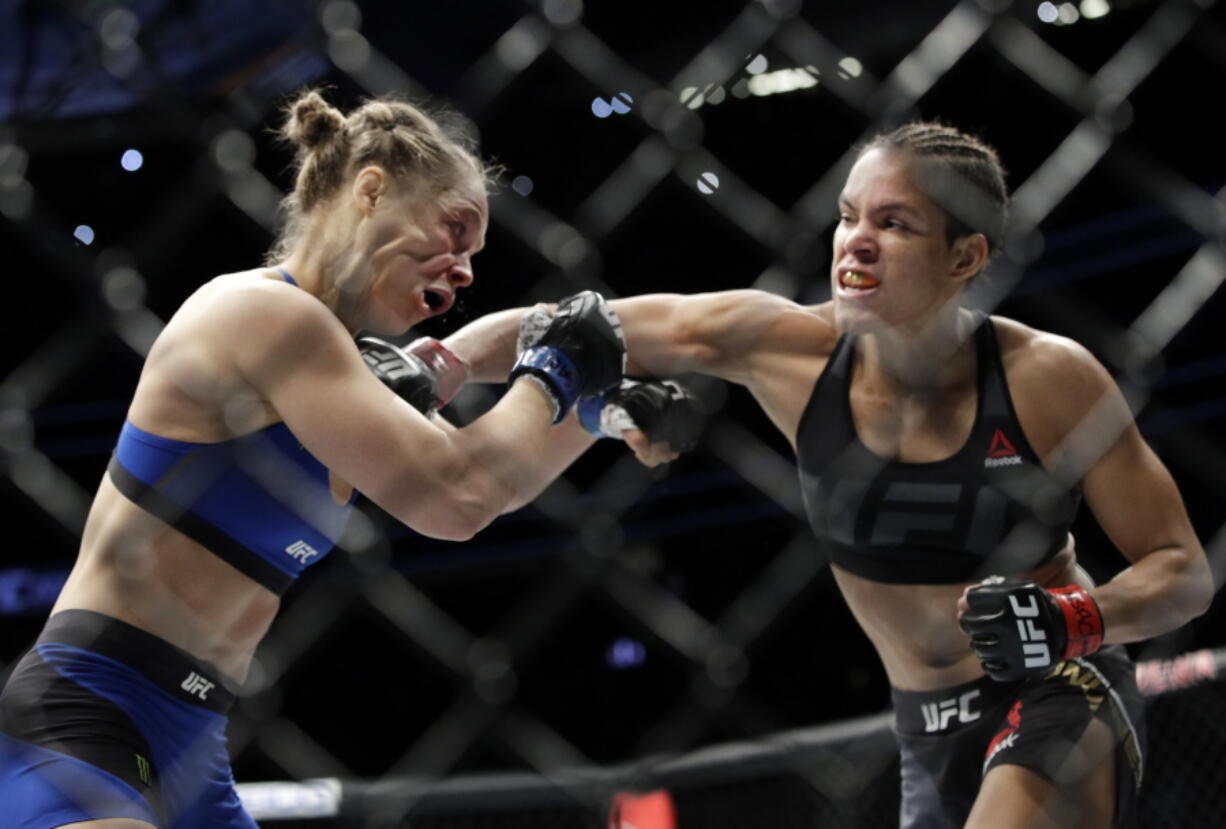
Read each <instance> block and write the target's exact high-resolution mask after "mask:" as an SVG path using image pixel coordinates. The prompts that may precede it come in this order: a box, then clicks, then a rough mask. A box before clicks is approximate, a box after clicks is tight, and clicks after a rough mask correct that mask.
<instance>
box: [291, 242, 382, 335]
mask: <svg viewBox="0 0 1226 829" xmlns="http://www.w3.org/2000/svg"><path fill="white" fill-rule="evenodd" d="M276 267H279V268H284V269H285V270H286V271H288V272H289V273H290V275H291V276H293V277H294V281H296V282H297V283H298V287H300V288H302V290H304V291H306V292H307V293H309V294H310V295H311V296H313V297H315V298H316V299H318V300H319V301H320V302H322V303H323V304H324V305H326V306H327V307H328V309H329V310H331V311H332V313H333V314H335V315H336V316H337V318H338V319H339V320H340V321H341V323H343V324H344V326H345V328H347V329H349V332H350V333H351V334H352V333H355V332H356V331H357V330H358V329H359V328H361V322H360V320H359V319H358V314H357V309H358V305H359V303H358V299H359V297H358V293H359V291H358V290H357V287H358V286H360V285H364V284H365V283H366V282H367V281H368V277H369V271H370V266H369V264H367V263H365V262H363V261H361V257H359V256H357V255H356V254H354V253H353V252H352V251H349V252H346V249H345V248H344V247H343V246H341V245H339V244H338V243H337V242H336V240H335V230H334V229H333V230H332V232H329V227H328V225H327V224H326V223H323V222H318V221H316V222H312V223H311V224H310V225H309V226H308V227H307V228H306V229H305V231H304V232H303V233H302V235H301V237H300V241H299V243H298V244H297V245H296V246H295V248H294V250H293V251H292V252H291V253H290V255H289V256H287V257H286V258H285V261H284V262H280V263H278V264H277V266H276ZM364 276H365V277H367V278H362V277H364Z"/></svg>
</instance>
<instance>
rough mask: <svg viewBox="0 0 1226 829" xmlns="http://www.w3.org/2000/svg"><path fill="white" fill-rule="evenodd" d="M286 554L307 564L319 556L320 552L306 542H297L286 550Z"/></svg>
mask: <svg viewBox="0 0 1226 829" xmlns="http://www.w3.org/2000/svg"><path fill="white" fill-rule="evenodd" d="M285 552H287V553H289V557H290V558H293V559H297V560H298V561H301V562H302V563H303V564H306V563H307V562H308V561H309V560H310V559H312V558H314V557H315V556H317V555H319V550H316V549H315V548H314V547H312V546H311V545H310V544H307V543H306V542H305V541H295V542H294V543H293V544H291V545H289V546H288V547H286V548H285Z"/></svg>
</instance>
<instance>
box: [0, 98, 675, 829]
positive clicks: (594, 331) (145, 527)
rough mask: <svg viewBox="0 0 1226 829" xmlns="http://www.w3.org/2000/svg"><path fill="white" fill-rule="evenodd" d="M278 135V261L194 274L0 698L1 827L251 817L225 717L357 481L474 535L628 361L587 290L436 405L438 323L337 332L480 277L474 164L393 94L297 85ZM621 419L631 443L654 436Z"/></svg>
mask: <svg viewBox="0 0 1226 829" xmlns="http://www.w3.org/2000/svg"><path fill="white" fill-rule="evenodd" d="M285 137H287V138H288V139H289V140H290V141H291V142H292V143H293V144H294V145H295V146H296V147H297V159H298V175H297V183H296V186H295V189H294V191H293V193H292V194H291V195H290V196H289V198H288V199H287V205H286V206H287V208H288V224H287V228H286V232H285V235H284V237H283V238H282V240H281V242H280V244H279V245H278V248H277V250H276V252H275V253H274V255H273V261H274V263H275V264H274V265H273V266H270V267H265V268H256V269H254V270H250V271H245V272H242V273H233V274H227V275H224V276H219V277H217V278H216V279H213V280H212V281H210V282H208V283H207V284H205V285H204V286H203V287H201V288H200V289H199V290H197V291H196V292H195V293H194V294H193V295H192V296H190V297H189V298H188V299H187V300H186V301H185V302H184V303H183V305H182V307H181V308H180V309H179V310H178V312H177V313H176V314H175V315H174V317H173V318H172V319H171V320H170V322H169V323H168V324H167V325H166V328H165V329H164V331H163V332H162V334H161V335H160V336H159V337H158V339H157V341H156V342H155V343H154V345H153V347H152V349H151V350H150V352H149V355H148V359H147V360H146V363H145V366H144V370H143V372H142V374H141V377H140V382H139V384H138V386H137V389H136V392H135V396H134V398H133V400H132V405H131V408H130V409H129V411H128V416H127V420H126V422H125V423H124V425H123V430H122V432H121V434H120V436H119V442H118V445H117V446H116V449H115V453H114V456H113V458H112V460H111V463H110V466H109V467H108V469H107V472H106V475H105V477H104V478H103V480H102V482H101V484H100V485H99V488H98V492H97V496H96V498H95V500H94V503H93V507H92V509H91V511H90V514H89V518H88V521H87V523H86V526H85V530H84V534H83V538H82V542H81V549H80V555H79V558H78V560H77V563H76V566H75V567H74V568H73V570H72V572H71V575H70V576H69V578H68V581H67V584H66V585H65V586H64V589H63V592H62V594H61V595H60V597H59V599H58V601H57V602H56V603H55V606H54V608H53V610H52V615H51V617H50V619H49V621H48V623H47V625H46V628H45V629H44V631H43V633H42V635H41V636H40V638H39V640H38V643H37V645H36V646H35V647H34V648H33V649H32V650H31V651H30V652H29V653H28V654H27V655H26V656H25V657H24V658H23V659H22V660H21V662H20V664H19V665H18V666H17V668H16V669H15V670H14V672H13V674H12V676H11V678H10V679H9V681H8V683H7V685H6V687H5V689H4V692H3V695H2V696H0V804H2V805H0V823H2V824H3V825H4V826H12V827H22V829H52V827H60V826H73V827H80V829H150V827H162V828H164V829H238V828H239V827H242V828H243V829H252V827H254V826H255V824H254V823H253V822H252V820H251V818H250V817H248V816H247V815H246V814H245V813H244V812H243V810H242V806H241V804H240V803H239V801H238V798H237V796H236V795H235V792H234V788H233V785H232V783H233V781H232V777H231V773H230V767H229V761H228V759H227V756H226V751H225V740H224V728H225V723H226V719H225V712H226V709H227V708H228V707H229V705H230V704H231V703H232V701H233V699H234V693H235V688H236V687H237V685H238V684H239V683H240V682H241V681H242V679H243V678H244V676H245V674H246V673H247V670H248V666H249V664H250V661H251V657H252V653H253V651H254V649H255V647H256V644H257V643H258V642H259V641H260V639H261V637H262V636H263V635H264V633H265V632H266V631H267V630H268V627H269V624H270V623H271V621H272V619H273V616H274V615H275V613H276V611H277V608H278V604H279V597H280V594H281V593H282V592H283V591H284V590H285V589H286V588H287V587H288V586H289V585H290V584H291V583H292V582H293V581H294V579H295V578H296V577H297V576H298V575H299V573H300V572H301V571H302V570H303V569H304V568H305V567H307V566H309V565H311V564H313V563H315V562H316V561H319V560H320V559H321V558H323V557H324V556H325V555H327V553H328V551H329V550H330V549H331V548H332V546H333V545H334V544H335V543H336V541H337V539H338V537H339V535H340V533H341V531H342V528H343V527H344V524H345V519H346V516H347V515H348V513H349V511H350V509H351V507H352V504H353V500H354V491H355V489H356V490H358V491H360V492H362V493H363V494H364V495H366V496H367V497H368V498H370V499H371V500H373V501H374V502H375V503H377V504H378V505H379V506H380V507H382V508H383V509H385V510H386V511H387V512H388V513H390V514H391V515H393V516H395V517H396V518H398V519H400V520H401V521H403V522H404V523H405V524H408V525H409V526H411V527H413V528H414V529H416V530H417V531H419V532H421V533H424V534H427V535H431V536H435V537H439V538H449V539H456V540H461V539H466V538H469V537H470V536H472V535H473V533H475V532H477V531H478V530H479V529H481V528H482V527H483V526H485V525H486V524H487V523H489V522H490V521H491V520H492V519H493V518H494V517H496V516H497V515H498V514H500V513H502V512H504V511H506V510H509V509H513V508H515V507H516V506H518V505H520V504H523V503H525V502H526V501H527V500H529V499H530V498H532V497H533V496H534V495H535V494H536V493H537V492H538V491H539V490H540V489H541V488H542V487H543V486H544V485H545V484H546V483H547V482H548V481H549V480H550V479H551V478H552V477H554V476H555V475H556V474H557V473H558V471H559V470H561V469H562V468H564V467H565V465H566V464H567V463H569V462H570V461H571V460H572V459H573V458H574V457H575V456H576V455H577V454H578V453H579V452H580V451H582V449H583V448H585V447H586V446H588V445H590V443H591V438H590V437H589V436H588V435H587V434H586V433H585V432H583V430H582V429H580V428H578V427H575V426H573V425H564V426H560V427H558V428H557V429H554V428H552V427H553V424H555V423H558V422H560V421H561V420H562V419H563V418H564V417H565V416H566V414H567V411H568V410H569V409H570V408H571V405H572V404H573V402H574V401H575V399H576V397H577V396H579V395H580V394H582V393H585V392H594V391H599V390H601V389H603V388H605V387H607V386H610V385H611V384H615V383H618V382H619V381H620V380H621V372H622V365H623V362H624V350H623V346H622V343H621V340H620V334H619V332H618V329H617V324H616V318H615V317H614V316H613V315H612V314H611V312H609V310H608V307H607V305H606V304H605V303H604V301H603V300H602V299H601V298H600V297H599V295H596V294H591V293H587V294H580V295H578V296H576V297H572V298H570V299H569V300H566V301H564V302H563V304H562V307H563V309H564V310H563V311H562V312H561V313H560V314H559V315H558V317H555V318H554V320H553V322H552V324H551V325H549V326H548V327H547V328H543V329H541V330H538V331H537V332H536V333H535V334H534V335H533V337H532V338H531V340H530V341H529V342H527V343H525V346H526V348H525V349H524V351H523V353H522V359H520V361H519V362H518V363H517V365H516V367H515V368H514V369H513V370H512V371H511V373H510V381H511V386H510V388H509V390H508V391H507V393H506V395H505V396H504V397H503V398H502V400H501V401H500V402H499V403H498V404H497V405H496V406H494V407H493V408H492V409H491V410H490V411H489V412H488V413H486V414H485V415H484V416H482V417H481V418H479V419H477V420H476V421H475V422H473V423H472V424H471V425H469V426H467V427H466V428H463V429H458V430H455V429H450V428H445V427H444V426H443V424H441V423H440V422H438V421H436V420H432V419H430V417H429V415H430V414H432V413H433V412H434V410H435V409H436V408H437V407H438V406H439V405H440V404H441V403H443V402H445V400H446V398H447V397H449V396H450V395H451V394H453V393H454V392H455V390H456V389H457V388H458V387H459V385H460V384H461V383H462V382H463V379H464V367H463V364H462V363H461V362H460V361H459V360H458V359H457V358H456V357H455V356H454V355H453V354H452V353H451V352H449V351H448V350H447V349H446V348H445V347H444V346H442V345H441V344H440V343H437V342H435V341H430V340H423V341H418V342H417V343H415V344H414V345H413V346H411V347H410V349H409V350H408V351H403V350H400V349H398V348H396V347H394V346H392V345H390V344H388V343H386V342H382V341H380V340H377V339H364V340H362V341H361V342H360V343H355V342H354V339H353V337H354V334H355V332H357V331H359V330H367V331H373V332H384V333H389V334H400V333H403V332H404V331H406V330H407V329H408V328H410V327H411V326H412V325H414V324H416V323H418V322H420V321H422V320H424V319H426V318H427V317H430V316H433V315H436V314H440V313H442V312H444V311H446V310H447V309H448V308H449V307H450V306H451V304H452V302H453V301H454V299H455V295H456V292H457V291H458V290H460V289H462V288H464V287H466V286H468V285H469V284H471V283H472V281H473V271H472V264H471V260H472V257H473V256H474V255H475V254H476V253H477V251H479V250H480V249H481V247H482V244H483V239H484V235H485V229H486V222H487V217H488V207H487V203H486V193H485V188H486V170H485V169H484V167H483V165H482V164H481V162H480V161H478V159H477V158H476V157H475V156H474V155H473V154H471V153H470V152H469V151H468V150H467V149H465V148H464V147H462V146H460V145H459V144H458V143H456V142H455V141H453V140H452V139H451V138H449V137H448V136H447V135H446V134H444V132H443V131H442V130H441V129H440V127H439V126H438V124H437V123H436V122H435V121H433V120H432V119H431V118H429V117H428V116H426V115H425V114H423V113H422V112H421V111H420V110H418V109H416V108H414V107H412V106H410V105H408V104H405V103H401V102H397V101H394V100H380V99H377V100H373V101H369V102H367V103H366V104H365V105H363V106H361V107H360V108H358V109H357V110H355V111H353V112H352V113H351V114H349V115H348V116H347V117H346V116H344V115H342V114H341V113H340V112H338V111H337V110H335V109H333V108H332V107H331V106H329V105H328V104H326V103H325V102H324V100H323V99H322V98H321V97H320V96H319V95H317V94H315V93H313V92H312V93H307V94H304V95H303V96H301V97H300V98H299V99H298V100H297V101H296V102H295V103H294V104H293V105H292V107H291V108H290V110H289V117H288V119H287V123H286V125H285ZM380 381H382V382H380ZM393 390H395V391H397V392H399V393H401V394H402V395H403V398H402V397H400V396H397V394H395V393H393ZM640 397H641V395H640ZM656 399H658V400H663V399H664V398H661V397H659V396H657V398H656ZM638 402H639V411H640V412H644V411H646V410H647V409H650V405H647V407H646V409H644V408H643V400H642V399H640V400H639V401H638ZM628 440H633V441H634V445H635V448H636V452H637V454H639V456H640V458H641V459H643V460H644V461H645V462H647V463H649V464H650V463H655V462H659V461H661V460H665V459H667V458H668V457H670V456H671V453H670V452H669V451H668V449H667V448H666V447H662V446H659V445H656V446H649V445H648V443H647V441H646V439H645V438H643V436H642V435H641V434H638V433H633V434H632V437H631V438H628Z"/></svg>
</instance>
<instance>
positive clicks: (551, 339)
mask: <svg viewBox="0 0 1226 829" xmlns="http://www.w3.org/2000/svg"><path fill="white" fill-rule="evenodd" d="M519 348H520V353H519V359H518V360H516V362H515V366H514V367H513V368H512V369H511V375H510V377H509V378H508V380H509V382H514V381H515V380H516V379H517V378H519V377H521V376H524V375H527V376H528V377H530V378H532V379H533V380H535V381H536V382H537V383H539V384H540V386H541V388H543V389H544V390H545V392H546V393H547V394H548V395H549V396H550V398H551V399H552V400H553V403H554V418H553V422H554V423H561V422H562V418H564V417H566V414H567V412H569V411H570V407H571V406H572V405H574V402H575V401H576V400H577V399H578V398H579V396H580V395H584V394H594V393H596V392H599V391H603V390H604V389H606V388H608V387H609V386H611V385H613V384H614V383H616V382H617V381H618V380H620V379H621V376H622V371H623V370H624V369H625V365H626V343H625V341H624V340H623V339H622V327H621V323H620V322H619V321H618V319H617V315H616V314H614V313H613V309H612V308H610V307H609V304H608V303H607V302H605V299H604V297H602V296H601V295H600V294H598V293H596V292H595V291H583V292H582V293H578V294H575V295H574V296H570V297H567V298H566V299H563V300H562V301H560V302H559V303H558V307H557V310H556V311H555V312H554V313H553V314H552V316H550V315H548V314H547V313H545V315H544V316H542V312H540V311H530V312H529V313H528V314H526V315H525V316H524V320H523V322H522V323H521V325H520V334H519Z"/></svg>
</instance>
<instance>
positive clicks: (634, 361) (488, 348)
mask: <svg viewBox="0 0 1226 829" xmlns="http://www.w3.org/2000/svg"><path fill="white" fill-rule="evenodd" d="M609 304H610V305H611V306H612V307H613V310H614V311H616V312H617V316H618V318H619V319H620V320H621V323H622V332H623V334H624V335H625V337H626V346H627V352H628V356H629V367H628V369H627V373H628V374H645V375H653V376H657V377H667V376H669V375H674V374H681V373H685V372H697V373H701V374H709V375H712V376H714V377H720V378H722V379H725V380H729V381H731V382H734V383H741V384H743V385H749V384H751V383H752V380H753V375H754V370H755V368H756V366H757V365H758V363H759V361H761V360H762V359H764V358H766V357H767V355H768V354H769V353H770V352H771V351H772V350H773V348H774V345H775V343H773V341H772V340H773V337H772V335H773V334H774V333H775V332H777V331H778V329H779V326H778V325H777V323H778V322H779V320H780V318H781V317H782V316H783V315H786V314H788V313H804V312H803V310H802V309H800V308H799V306H797V305H796V304H795V303H793V302H791V301H789V300H786V299H783V298H782V297H779V296H776V295H774V294H768V293H765V292H763V291H754V290H739V291H721V292H717V293H705V294H646V295H643V296H638V297H630V298H628V299H616V300H612V301H611V302H610V303H609ZM528 310H529V309H527V308H515V309H512V310H509V311H500V312H497V313H494V314H490V315H488V316H485V317H482V318H481V319H479V320H476V321H475V322H472V323H469V324H468V325H466V326H465V327H464V328H461V329H460V330H459V331H457V332H455V333H454V334H452V335H451V336H449V337H447V338H446V339H445V340H444V341H443V342H444V344H445V345H446V346H447V347H448V348H450V349H451V350H452V351H454V352H455V353H456V354H458V355H459V356H460V358H461V359H462V360H464V361H465V363H467V365H468V372H469V379H470V380H471V381H475V382H486V383H492V382H501V381H502V378H504V377H506V372H507V369H508V368H509V367H510V365H511V363H512V362H514V360H515V338H516V334H517V332H518V331H519V323H520V320H521V319H522V318H523V315H524V314H525V313H526V312H527V311H528Z"/></svg>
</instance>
